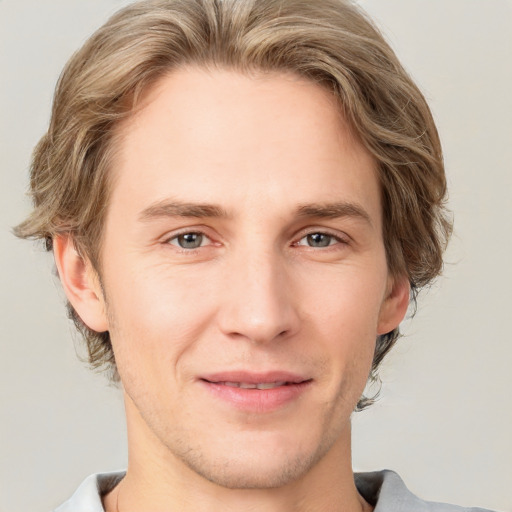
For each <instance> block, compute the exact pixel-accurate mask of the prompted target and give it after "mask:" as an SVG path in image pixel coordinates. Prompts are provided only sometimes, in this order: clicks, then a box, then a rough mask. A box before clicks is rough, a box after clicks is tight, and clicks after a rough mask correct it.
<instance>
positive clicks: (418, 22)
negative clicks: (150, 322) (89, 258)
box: [0, 0, 512, 512]
mask: <svg viewBox="0 0 512 512" xmlns="http://www.w3.org/2000/svg"><path fill="white" fill-rule="evenodd" d="M126 3H127V2H126V1H123V0H87V1H83V0H44V1H41V0H0V87H1V89H0V93H1V94H0V101H1V102H0V108H1V111H0V180H1V181H0V194H1V202H0V211H1V218H0V248H1V251H0V258H1V266H0V269H1V270H0V279H1V281H0V289H1V296H0V315H1V321H0V512H7V511H9V512H29V511H30V512H33V511H37V510H40V511H44V510H49V509H51V508H53V507H54V506H56V505H57V504H59V503H60V502H62V501H63V500H64V499H66V498H67V497H68V496H69V495H70V494H71V493H72V492H73V490H74V489H75V488H76V486H77V485H78V484H79V483H80V482H81V480H82V479H83V478H84V477H85V476H86V475H88V474H89V473H93V472H97V471H106V470H112V469H117V468H122V467H124V466H125V464H126V453H125V429H124V425H123V409H122V402H121V398H120V392H119V391H117V390H115V389H113V388H110V387H108V386H107V384H106V381H105V379H104V378H103V377H101V376H97V375H94V374H92V373H90V372H89V371H88V370H87V369H86V368H85V367H84V366H83V365H82V364H81V363H79V362H78V361H77V359H76V355H75V347H74V344H73V342H72V328H71V327H70V325H69V323H68V322H67V320H66V318H65V313H64V309H63V307H62V305H61V303H62V296H61V292H60V291H59V287H58V284H57V283H56V281H55V279H54V278H52V275H51V271H52V264H51V259H50V258H49V257H48V256H46V255H44V254H43V252H42V250H40V249H38V248H37V247H35V246H33V245H31V244H30V243H28V242H23V241H18V240H16V239H14V238H13V236H12V235H11V234H10V232H9V228H10V227H11V226H13V225H14V224H16V223H17V222H19V221H20V220H21V219H22V218H23V217H24V215H25V214H26V213H27V212H28V211H29V202H28V200H27V199H26V198H25V197H24V192H25V190H26V187H27V171H28V163H29V157H30V152H31V148H32V147H33V146H34V144H35V143H36V142H37V140H38V138H39V137H40V136H41V135H42V133H43V131H44V129H45V126H46V123H47V120H48V116H49V110H50V102H51V96H52V92H53V88H54V85H55V82H56V79H57V76H58V74H59V72H60V69H61V68H62V66H63V65H64V62H65V61H66V60H67V58H68V57H69V56H70V55H71V53H72V52H73V51H74V50H75V49H76V48H77V47H78V46H79V45H80V44H81V43H82V42H83V41H84V40H85V38H86V37H87V36H88V35H89V34H90V33H91V32H92V31H93V30H94V29H95V28H96V27H97V26H99V25H100V23H102V22H103V21H104V20H105V19H106V18H107V16H108V15H109V14H111V13H113V12H114V11H115V10H117V8H119V7H121V6H122V5H124V4H126ZM362 4H363V6H364V7H365V8H366V9H367V10H368V11H369V12H370V13H371V14H373V15H374V16H375V17H376V19H377V21H378V23H379V25H380V26H381V28H382V29H383V30H384V32H385V33H386V34H387V36H388V38H389V40H390V41H391V43H392V45H393V47H394V48H395V49H396V51H397V52H398V54H399V56H400V57H401V58H402V60H403V62H404V63H405V65H406V67H407V68H408V69H409V70H410V72H411V73H412V74H413V76H414V77H415V78H416V79H417V81H418V82H419V83H420V85H421V87H422V89H423V90H424V92H425V94H426V96H427V98H428V99H429V100H430V102H431V105H432V108H433V111H434V115H435V117H436V119H437V121H438V125H439V129H440V132H441V136H442V139H443V141H444V148H445V153H446V164H447V172H448V179H449V184H450V189H451V194H450V206H451V208H452V210H453V212H454V215H455V236H454V239H453V242H452V244H451V246H450V249H449V251H448V255H447V265H446V271H445V277H444V278H442V279H441V280H440V281H439V282H438V283H437V284H436V286H434V287H433V288H432V289H431V290H430V291H429V292H428V293H427V294H424V296H423V297H422V298H421V300H420V309H419V312H418V314H417V316H416V318H415V319H414V320H413V321H406V322H405V325H404V327H405V329H404V330H405V332H406V334H407V336H406V337H405V338H404V339H402V340H401V343H400V345H399V347H398V348H397V349H396V351H395V352H394V353H393V354H392V355H391V356H390V357H389V359H388V361H387V362H386V365H385V368H384V371H383V380H384V386H383V391H382V399H381V401H380V402H379V403H378V404H377V405H376V406H374V407H373V409H371V410H370V411H367V412H364V413H362V414H359V415H356V417H355V418H354V466H355V469H356V470H370V469H378V468H384V467H387V468H392V469H395V470H397V471H399V472H400V473H401V475H402V476H403V477H404V479H405V480H406V482H407V484H408V485H409V487H410V488H411V489H412V490H413V491H414V492H416V493H418V494H420V495H421V496H422V497H424V498H426V499H432V500H438V501H448V502H456V503H459V504H463V505H479V506H484V507H489V508H494V509H497V510H500V511H512V469H511V466H512V464H511V463H512V460H511V459H512V441H511V437H512V436H511V430H512V428H511V427H512V399H511V389H512V378H511V372H510V361H511V360H512V339H511V334H510V324H511V316H512V271H511V268H512V266H511V263H510V259H511V257H510V255H511V252H512V200H511V195H512V172H511V162H512V152H511V147H512V122H511V119H512V101H511V98H512V93H511V91H512V86H511V84H512V64H511V63H512V2H511V1H510V0H429V1H428V2H427V1H426V0H425V1H421V0H362Z"/></svg>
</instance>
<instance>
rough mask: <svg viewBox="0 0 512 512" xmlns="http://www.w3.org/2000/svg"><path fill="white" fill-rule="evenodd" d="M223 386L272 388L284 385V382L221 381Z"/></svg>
mask: <svg viewBox="0 0 512 512" xmlns="http://www.w3.org/2000/svg"><path fill="white" fill-rule="evenodd" d="M222 384H223V385H224V386H229V387H230V388H242V389H273V388H278V387H280V386H284V385H285V384H286V382H284V381H283V382H261V383H258V384H250V383H248V382H222Z"/></svg>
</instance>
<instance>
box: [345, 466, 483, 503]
mask: <svg viewBox="0 0 512 512" xmlns="http://www.w3.org/2000/svg"><path fill="white" fill-rule="evenodd" d="M354 477H355V482H356V486H357V489H358V491H359V492H360V494H361V495H362V496H363V497H364V498H365V499H366V501H368V503H370V504H372V505H374V506H375V510H374V512H491V511H488V510H486V509H482V508H467V507H459V506H456V505H449V504H447V503H436V502H433V501H424V500H422V499H420V498H418V497H417V496H415V495H414V494H413V493H412V492H411V491H409V489H407V487H406V486H405V484H404V482H403V480H402V479H401V478H400V477H399V476H398V475H397V474H396V473H395V472H394V471H390V470H383V471H376V472H372V473H356V474H355V475H354Z"/></svg>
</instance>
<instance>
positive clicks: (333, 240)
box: [297, 233, 340, 248]
mask: <svg viewBox="0 0 512 512" xmlns="http://www.w3.org/2000/svg"><path fill="white" fill-rule="evenodd" d="M339 242H340V239H339V238H338V237H335V236H334V235H330V234H328V233H309V234H308V235H306V236H304V237H302V238H301V239H300V240H299V241H298V242H297V245H306V246H308V247H320V248H321V247H329V246H330V245H335V244H337V243H339Z"/></svg>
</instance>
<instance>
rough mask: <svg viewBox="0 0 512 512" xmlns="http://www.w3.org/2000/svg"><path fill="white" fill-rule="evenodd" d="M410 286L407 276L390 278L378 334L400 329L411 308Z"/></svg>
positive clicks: (380, 316)
mask: <svg viewBox="0 0 512 512" xmlns="http://www.w3.org/2000/svg"><path fill="white" fill-rule="evenodd" d="M410 291H411V288H410V285H409V280H408V279H407V277H406V276H399V277H390V278H389V284H388V289H387V291H386V297H385V299H384V301H383V303H382V305H381V308H380V313H379V323H378V326H377V334H378V335H381V334H387V333H388V332H391V331H392V330H393V329H395V328H396V327H398V325H399V324H400V322H401V321H402V320H403V319H404V316H405V314H406V313H407V308H408V307H409V300H410Z"/></svg>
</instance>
